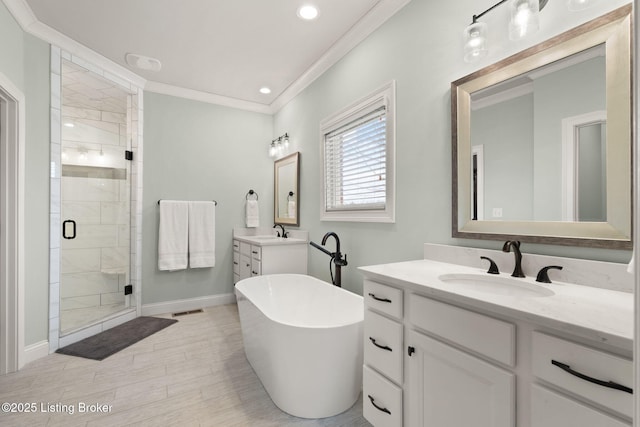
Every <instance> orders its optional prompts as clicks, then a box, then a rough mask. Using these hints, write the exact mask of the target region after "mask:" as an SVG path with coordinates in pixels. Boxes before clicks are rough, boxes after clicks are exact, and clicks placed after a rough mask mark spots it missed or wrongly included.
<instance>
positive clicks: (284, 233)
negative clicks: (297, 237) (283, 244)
mask: <svg viewBox="0 0 640 427" xmlns="http://www.w3.org/2000/svg"><path fill="white" fill-rule="evenodd" d="M276 227H280V229H281V230H282V235H280V232H279V231H276V233H278V237H283V238H285V239H286V238H287V232H286V231H284V227H283V226H282V224H273V228H276Z"/></svg>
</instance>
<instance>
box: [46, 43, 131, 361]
mask: <svg viewBox="0 0 640 427" xmlns="http://www.w3.org/2000/svg"><path fill="white" fill-rule="evenodd" d="M63 58H64V59H66V60H68V61H71V62H73V63H74V64H76V65H79V66H81V67H84V68H85V69H88V70H90V71H92V72H94V73H96V74H98V75H100V76H102V77H104V78H106V79H108V80H111V81H114V82H116V83H118V84H119V85H120V86H122V87H123V88H125V89H127V90H130V91H131V92H133V95H132V96H131V97H130V104H129V105H128V110H127V120H130V123H128V124H129V126H127V132H128V133H127V139H129V140H130V141H131V146H130V149H131V150H132V151H133V153H134V157H133V161H132V162H131V169H130V173H131V186H130V189H131V205H130V226H129V232H128V235H129V238H130V239H132V241H131V245H130V252H129V254H128V256H129V259H130V274H131V277H130V280H129V283H131V284H132V285H133V295H131V296H128V297H127V298H130V307H131V309H132V310H133V311H129V312H126V313H123V314H122V315H120V316H114V317H111V318H108V319H106V320H104V321H102V322H98V323H94V324H92V325H91V326H89V327H87V328H85V329H84V330H81V331H79V332H77V333H73V334H70V335H67V336H64V337H60V303H61V295H60V280H61V273H62V271H63V270H62V269H63V266H62V262H61V257H60V254H61V240H63V239H62V237H61V235H62V232H61V224H62V220H61V208H62V202H61V185H62V181H63V179H62V178H63V177H62V145H61V142H62V131H61V129H62V115H61V81H62V80H61V69H62V59H63ZM142 101H143V93H142V89H141V88H139V87H137V86H135V85H134V84H132V83H130V82H129V81H126V80H124V79H122V78H120V77H118V76H116V75H114V74H112V73H110V72H109V71H105V70H103V69H101V68H100V67H96V66H94V65H93V64H90V63H87V62H86V61H84V60H83V59H82V58H80V57H77V56H75V55H71V54H70V53H68V52H65V51H61V49H60V48H58V47H56V46H51V154H50V155H51V167H50V238H49V241H50V245H49V246H50V249H49V254H50V255H49V351H50V352H54V351H55V350H56V349H58V348H59V347H62V346H64V345H67V344H70V343H72V342H75V341H78V340H80V339H82V338H84V337H87V336H91V335H94V334H96V333H99V332H101V331H102V330H104V329H108V328H110V327H113V326H115V325H117V324H120V323H123V322H125V321H127V320H130V319H131V318H134V317H136V316H139V315H140V301H141V295H140V288H141V286H140V281H141V277H142V274H141V268H140V267H141V263H142V257H141V247H142V128H143V123H142V108H143V102H142ZM101 215H102V207H101ZM107 215H108V214H107ZM125 234H126V233H125ZM107 265H108V264H107ZM112 265H113V263H112ZM65 268H66V267H65Z"/></svg>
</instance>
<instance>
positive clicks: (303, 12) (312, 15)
mask: <svg viewBox="0 0 640 427" xmlns="http://www.w3.org/2000/svg"><path fill="white" fill-rule="evenodd" d="M298 16H299V17H300V18H302V19H306V20H307V21H310V20H312V19H316V18H317V17H318V9H317V8H316V7H315V6H311V5H305V6H302V7H300V8H299V9H298Z"/></svg>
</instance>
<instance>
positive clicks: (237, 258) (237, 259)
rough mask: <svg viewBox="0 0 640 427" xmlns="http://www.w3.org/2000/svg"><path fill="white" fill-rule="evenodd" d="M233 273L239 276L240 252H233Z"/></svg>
mask: <svg viewBox="0 0 640 427" xmlns="http://www.w3.org/2000/svg"><path fill="white" fill-rule="evenodd" d="M233 273H234V274H240V252H235V251H234V252H233Z"/></svg>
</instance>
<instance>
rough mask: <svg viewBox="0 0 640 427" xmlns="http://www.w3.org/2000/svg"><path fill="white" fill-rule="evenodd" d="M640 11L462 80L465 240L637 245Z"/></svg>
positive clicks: (460, 174) (460, 201)
mask: <svg viewBox="0 0 640 427" xmlns="http://www.w3.org/2000/svg"><path fill="white" fill-rule="evenodd" d="M630 14H631V6H630V5H628V6H625V7H622V8H620V9H617V10H615V11H613V12H611V13H609V14H606V15H603V16H602V17H600V18H597V19H595V20H593V21H590V22H587V23H586V24H583V25H581V26H579V27H576V28H574V29H572V30H570V31H568V32H566V33H563V34H561V35H559V36H557V37H554V38H552V39H550V40H547V41H545V42H543V43H541V44H539V45H536V46H534V47H531V48H529V49H527V50H525V51H523V52H521V53H518V54H516V55H513V56H511V57H509V58H507V59H504V60H502V61H500V62H498V63H496V64H494V65H491V66H489V67H486V68H484V69H481V70H479V71H477V72H475V73H473V74H470V75H468V76H466V77H463V78H461V79H459V80H457V81H455V82H453V83H452V84H451V108H452V112H451V117H452V160H453V168H452V172H453V176H452V183H453V188H452V190H453V199H452V235H453V237H460V238H471V239H494V240H507V239H516V240H521V241H525V242H532V243H548V244H562V245H574V246H591V247H602V248H618V249H627V248H628V249H630V248H632V243H631V241H632V238H631V236H632V228H631V224H632V219H631V218H632V212H631V210H632V170H633V169H632V156H631V142H632V132H631V130H632V98H631V97H632V95H631V93H632V92H631V81H632V74H631V61H632V58H631V30H630V27H631V22H630V21H631V18H630Z"/></svg>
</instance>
